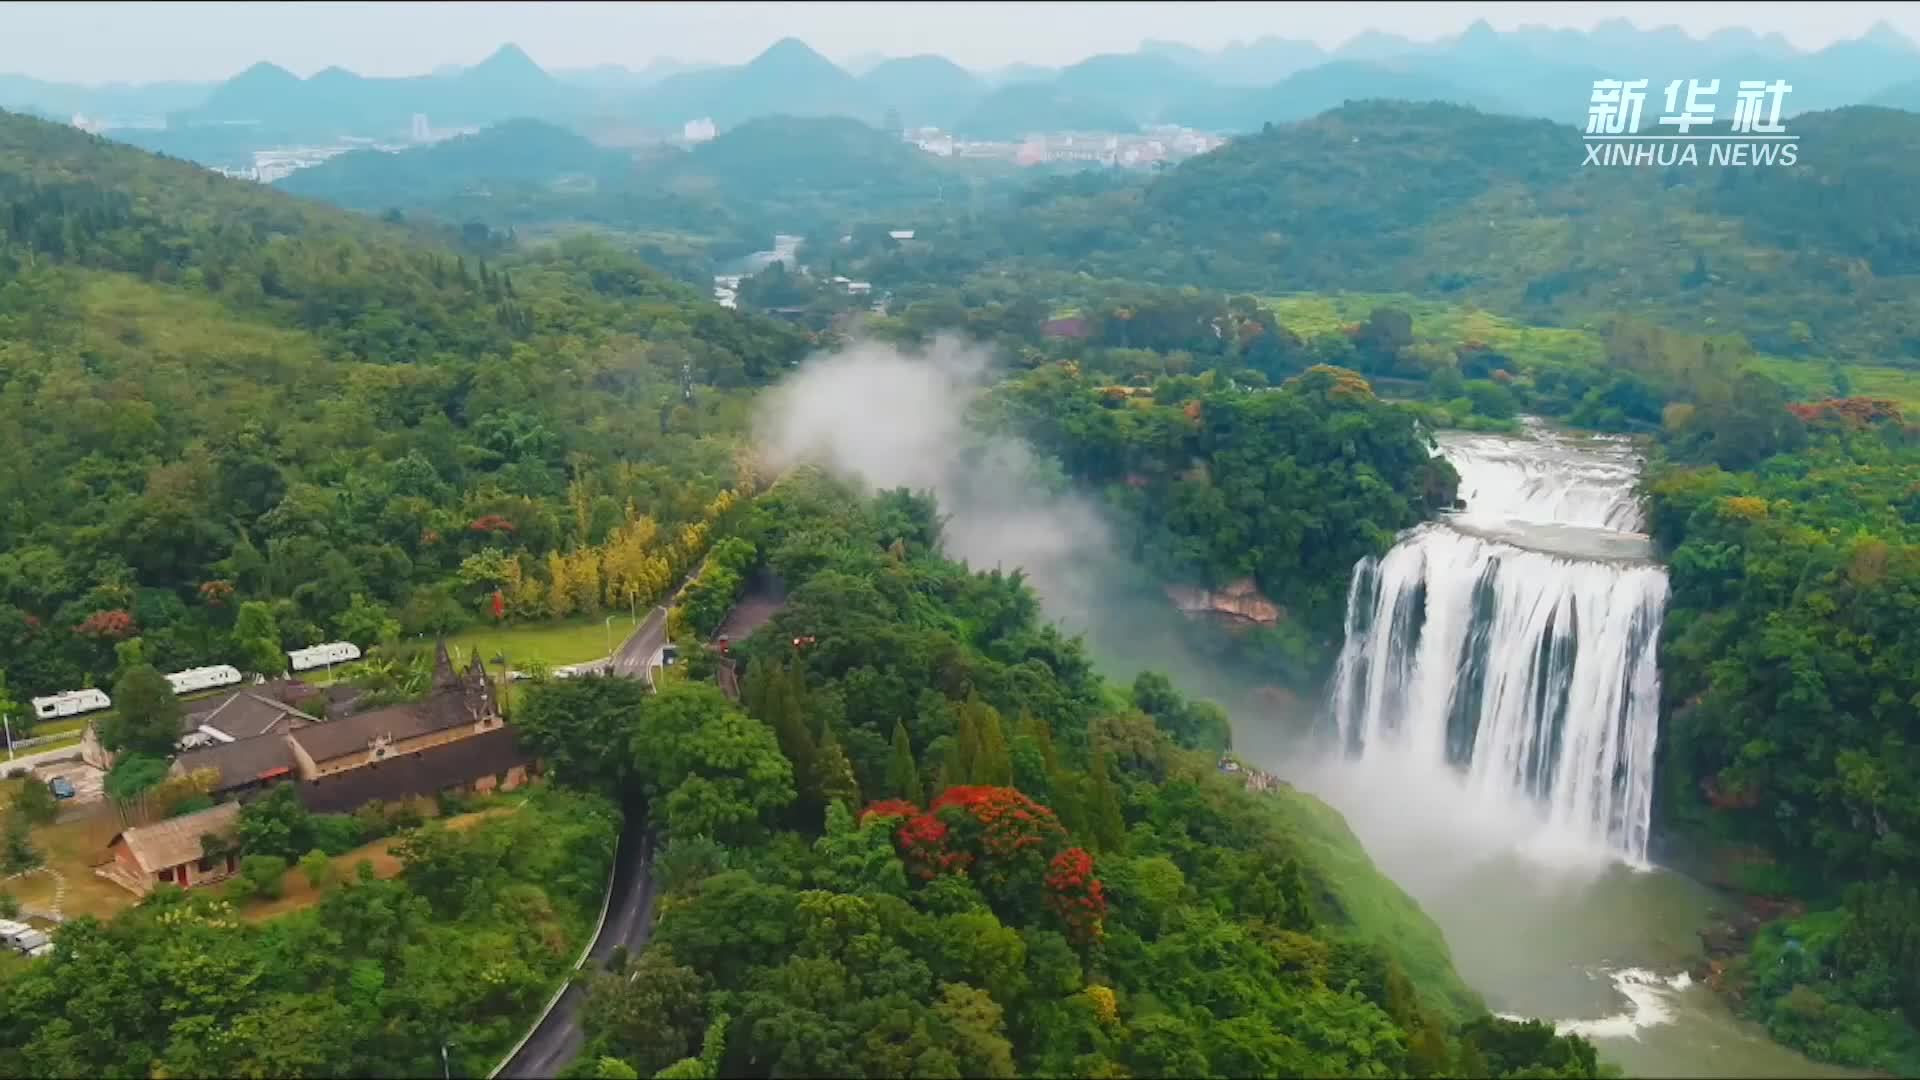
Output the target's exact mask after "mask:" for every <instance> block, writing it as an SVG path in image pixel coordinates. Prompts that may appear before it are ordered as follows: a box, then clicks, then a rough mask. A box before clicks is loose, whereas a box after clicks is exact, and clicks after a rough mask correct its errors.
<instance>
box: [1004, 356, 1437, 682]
mask: <svg viewBox="0 0 1920 1080" xmlns="http://www.w3.org/2000/svg"><path fill="white" fill-rule="evenodd" d="M996 398H997V400H996V401H995V402H994V406H995V409H994V411H995V412H996V413H997V416H996V417H995V420H996V422H997V423H998V424H1000V425H1002V426H1004V428H1005V429H1007V430H1011V431H1014V432H1017V433H1019V434H1020V435H1022V436H1024V437H1026V438H1028V439H1030V440H1032V442H1033V443H1034V445H1036V446H1038V447H1040V448H1041V449H1043V450H1045V451H1047V452H1048V453H1050V454H1053V455H1055V456H1057V457H1058V458H1059V460H1060V462H1061V464H1062V466H1063V467H1064V468H1065V469H1066V470H1067V472H1068V473H1069V475H1071V476H1072V477H1073V478H1074V479H1076V480H1078V481H1080V482H1081V483H1083V484H1085V485H1087V486H1089V487H1091V488H1094V489H1096V490H1100V491H1102V492H1104V494H1105V495H1106V498H1107V504H1108V506H1109V507H1110V508H1111V509H1112V510H1113V511H1114V513H1115V516H1116V518H1117V520H1119V521H1121V522H1123V523H1124V524H1123V526H1122V528H1123V530H1124V533H1123V535H1122V537H1121V543H1122V544H1123V545H1124V546H1125V547H1126V548H1127V552H1128V554H1129V555H1130V556H1131V557H1132V558H1133V559H1134V560H1135V561H1136V562H1138V563H1139V564H1140V565H1141V566H1143V567H1144V568H1146V569H1147V570H1149V571H1150V572H1152V573H1154V574H1156V575H1158V576H1161V577H1163V578H1165V579H1167V580H1172V581H1180V582H1188V583H1193V584H1198V585H1202V586H1206V587H1209V588H1215V587H1219V586H1224V585H1227V584H1230V583H1231V582H1233V581H1236V580H1239V579H1242V578H1247V577H1251V578H1252V579H1253V580H1254V581H1255V582H1256V584H1257V585H1258V586H1259V588H1260V590H1261V592H1262V593H1264V594H1265V595H1267V596H1269V597H1277V598H1284V599H1283V600H1282V603H1283V604H1284V605H1285V606H1284V608H1283V610H1282V612H1281V615H1280V621H1279V623H1278V624H1277V625H1275V626H1272V627H1267V628H1262V629H1261V630H1259V631H1257V632H1256V633H1255V634H1254V635H1252V637H1253V640H1251V641H1246V642H1242V647H1243V649H1249V650H1258V653H1257V656H1249V657H1247V659H1249V660H1250V661H1251V662H1253V663H1257V664H1259V665H1260V666H1261V667H1262V668H1264V669H1266V670H1267V672H1268V674H1269V675H1270V677H1272V678H1273V679H1274V680H1275V681H1278V682H1282V683H1287V684H1290V685H1292V686H1294V687H1297V688H1299V689H1301V690H1304V691H1308V692H1311V690H1312V688H1313V687H1314V686H1316V685H1318V683H1319V681H1320V680H1321V679H1322V678H1323V677H1324V676H1325V673H1326V672H1325V669H1326V666H1327V665H1328V664H1329V663H1330V662H1331V659H1332V657H1333V655H1334V654H1335V653H1337V652H1338V651H1339V647H1340V641H1339V638H1340V626H1341V617H1342V615H1343V614H1344V612H1345V608H1346V593H1347V577H1348V575H1349V574H1350V572H1351V570H1352V568H1353V565H1354V563H1356V562H1358V561H1359V560H1360V559H1362V558H1365V557H1367V556H1370V555H1379V554H1383V553H1384V552H1385V551H1386V550H1387V548H1389V547H1391V546H1392V544H1393V538H1394V535H1395V534H1396V533H1398V532H1399V531H1401V530H1402V529H1405V528H1408V527H1409V526H1412V525H1415V524H1417V523H1419V522H1420V521H1422V520H1424V519H1425V518H1426V517H1427V516H1428V515H1429V514H1430V513H1431V512H1432V511H1433V510H1434V509H1436V508H1446V507H1451V506H1452V505H1453V501H1454V488H1455V485H1456V484H1457V483H1458V477H1457V476H1455V475H1454V472H1453V469H1452V467H1451V466H1449V465H1448V464H1447V463H1446V462H1445V461H1443V460H1441V459H1439V458H1436V457H1433V456H1432V451H1431V441H1430V439H1429V437H1428V434H1427V432H1426V430H1425V429H1424V428H1423V427H1422V425H1421V421H1420V419H1419V417H1418V415H1417V413H1416V412H1415V411H1414V410H1412V409H1407V408H1403V407H1399V406H1395V405H1391V404H1387V403H1385V402H1382V401H1380V399H1379V398H1377V397H1376V396H1375V395H1374V393H1373V390H1372V389H1371V388H1370V387H1369V386H1368V384H1367V382H1366V380H1365V379H1363V378H1360V377H1359V376H1357V375H1355V374H1354V373H1353V372H1351V371H1347V370H1344V369H1340V368H1332V367H1325V366H1316V367H1313V368H1311V369H1309V370H1308V371H1306V372H1305V373H1304V374H1302V375H1299V376H1295V377H1293V378H1291V379H1288V380H1287V381H1286V382H1285V383H1284V384H1283V385H1281V386H1279V387H1276V388H1273V389H1271V390H1261V389H1238V388H1233V387H1230V386H1228V385H1227V384H1226V380H1223V379H1218V378H1217V377H1216V375H1215V373H1213V372H1208V373H1207V374H1203V375H1198V376H1192V375H1185V376H1174V375H1168V376H1163V377H1161V378H1159V379H1158V380H1156V381H1154V382H1153V383H1152V384H1151V385H1150V386H1142V387H1128V386H1115V385H1112V384H1108V383H1107V382H1106V380H1105V379H1103V378H1100V377H1098V376H1091V377H1090V376H1089V374H1088V373H1085V372H1082V371H1078V370H1073V369H1071V368H1061V367H1053V366H1050V367H1046V368H1042V369H1040V370H1038V371H1036V372H1034V373H1033V374H1031V375H1029V376H1027V377H1026V378H1024V379H1021V380H1019V381H1017V382H1014V383H1010V384H1008V385H1006V386H1004V387H1002V388H1001V389H1000V390H999V391H997V393H996Z"/></svg>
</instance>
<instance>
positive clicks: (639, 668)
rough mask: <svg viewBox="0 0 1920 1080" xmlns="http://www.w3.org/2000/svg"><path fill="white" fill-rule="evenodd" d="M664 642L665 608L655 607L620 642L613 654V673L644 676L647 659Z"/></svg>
mask: <svg viewBox="0 0 1920 1080" xmlns="http://www.w3.org/2000/svg"><path fill="white" fill-rule="evenodd" d="M666 643H667V609H666V608H664V607H657V608H654V609H653V610H652V611H650V612H648V613H647V617H646V618H645V619H644V620H642V621H641V623H640V625H639V626H638V627H637V628H635V630H634V631H633V633H631V634H628V635H627V640H625V641H623V642H621V643H620V648H619V650H618V651H616V652H615V653H614V654H613V674H615V675H625V676H627V677H628V678H633V679H638V678H645V677H646V674H647V661H648V660H651V659H653V654H654V653H657V652H659V651H660V647H661V646H663V645H665V644H666Z"/></svg>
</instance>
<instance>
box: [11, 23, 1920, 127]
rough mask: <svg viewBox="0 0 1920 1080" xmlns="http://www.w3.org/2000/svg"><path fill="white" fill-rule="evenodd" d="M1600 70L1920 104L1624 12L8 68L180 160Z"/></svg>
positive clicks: (1479, 83) (1150, 112) (1603, 74)
mask: <svg viewBox="0 0 1920 1080" xmlns="http://www.w3.org/2000/svg"><path fill="white" fill-rule="evenodd" d="M1601 78H1647V79H1649V80H1650V82H1651V85H1650V87H1649V93H1648V96H1647V112H1649V113H1653V114H1655V115H1657V114H1658V113H1659V111H1660V106H1661V104H1662V103H1663V102H1662V94H1661V90H1662V88H1663V87H1664V86H1665V84H1666V83H1667V82H1668V81H1670V80H1672V79H1689V78H1703V79H1709V78H1718V79H1720V80H1721V87H1722V92H1721V93H1720V95H1719V96H1718V98H1717V101H1716V103H1717V104H1718V105H1719V107H1720V110H1721V115H1722V116H1723V117H1724V116H1725V115H1727V113H1728V112H1729V111H1730V109H1731V107H1732V100H1733V93H1732V84H1733V83H1734V82H1737V81H1739V80H1742V79H1764V80H1767V81H1772V80H1775V79H1785V80H1786V81H1787V82H1789V83H1790V84H1792V86H1793V92H1792V94H1791V95H1790V96H1789V97H1788V99H1787V102H1786V109H1787V112H1788V113H1789V114H1796V113H1800V112H1806V111H1816V110H1821V109H1830V108H1836V107H1840V106H1844V105H1852V104H1869V103H1871V104H1881V105H1887V106H1891V107H1897V108H1914V107H1916V105H1920V46H1916V45H1915V44H1914V42H1913V41H1911V40H1909V39H1908V38H1906V37H1904V36H1902V35H1901V34H1899V33H1898V32H1896V31H1894V30H1893V29H1892V28H1891V27H1889V26H1887V25H1886V24H1884V23H1881V24H1878V25H1876V26H1875V27H1874V28H1873V29H1871V30H1870V31H1868V32H1867V33H1866V34H1864V35H1863V36H1861V37H1859V38H1855V39H1852V40H1849V41H1842V42H1838V43H1836V44H1834V45H1830V46H1828V47H1827V48H1825V49H1822V50H1820V51H1818V52H1802V51H1799V50H1797V49H1795V48H1794V47H1793V45H1792V44H1791V43H1789V42H1788V41H1786V40H1785V39H1784V38H1782V37H1780V36H1779V35H1777V34H1770V35H1765V36H1762V35H1759V34H1755V33H1753V32H1751V31H1747V30H1723V31H1720V32H1718V33H1715V34H1712V35H1710V36H1708V37H1706V38H1692V37H1689V36H1688V35H1687V34H1685V33H1684V32H1682V31H1680V30H1678V29H1676V28H1673V27H1664V28H1660V29H1654V30H1642V29H1638V28H1636V27H1634V26H1633V25H1632V24H1630V23H1627V22H1625V21H1624V20H1613V21H1610V22H1604V23H1601V24H1600V25H1599V26H1596V27H1595V28H1594V29H1592V30H1587V31H1581V30H1562V29H1548V28H1543V27H1523V28H1521V29H1518V30H1511V31H1498V30H1495V29H1493V28H1492V27H1491V26H1489V25H1488V24H1487V23H1485V22H1478V23H1475V24H1473V25H1472V26H1470V27H1468V28H1467V29H1466V30H1465V31H1464V32H1462V33H1461V34H1459V35H1456V36H1454V37H1452V38H1448V39H1445V40H1442V41H1437V42H1425V43H1423V42H1415V41H1410V40H1408V39H1406V38H1404V37H1400V36H1398V35H1396V34H1392V33H1389V32H1386V31H1380V30H1370V31H1367V32H1365V33H1363V34H1360V35H1359V36H1357V37H1355V38H1354V39H1353V40H1351V41H1348V42H1346V43H1345V44H1343V45H1341V46H1340V47H1338V48H1335V49H1331V50H1328V49H1323V48H1321V47H1320V46H1319V45H1316V44H1314V43H1313V42H1309V41H1298V40H1290V39H1286V38H1280V37H1262V38H1257V39H1255V40H1253V41H1249V42H1235V43H1233V44H1230V45H1227V46H1225V47H1223V48H1219V49H1211V50H1209V49H1199V48H1195V47H1193V46H1189V45H1183V44H1179V43H1176V42H1168V41H1147V42H1144V43H1143V44H1142V45H1141V47H1140V48H1139V49H1138V50H1136V51H1134V52H1131V53H1111V54H1104V55H1100V56H1094V57H1091V58H1089V59H1086V60H1083V61H1081V62H1079V63H1077V64H1073V65H1071V66H1068V67H1064V68H1042V67H1034V66H1030V65H1014V66H1012V67H1009V68H1005V69H1001V70H999V71H995V72H975V71H969V70H967V69H965V68H963V67H961V66H959V65H957V64H955V63H953V62H952V61H950V60H948V59H946V58H944V57H941V56H938V55H932V54H923V55H917V56H910V57H898V58H892V59H886V58H881V57H878V56H874V55H870V54H869V55H864V56H861V57H858V58H856V59H854V60H850V61H849V62H848V64H847V65H844V66H843V65H839V64H835V63H834V62H832V61H831V60H829V59H827V58H826V57H825V56H822V55H821V54H820V53H818V52H816V51H814V50H813V49H811V48H809V47H808V46H807V45H806V44H805V43H804V42H801V41H799V40H797V39H794V38H787V39H784V40H782V41H780V42H777V43H776V44H774V45H773V46H771V47H770V48H768V49H767V50H766V51H765V52H763V53H761V54H760V55H759V56H757V57H755V58H754V59H753V60H751V61H749V62H747V63H745V64H738V65H701V64H695V63H688V62H682V61H675V60H657V61H654V62H653V63H651V64H649V65H648V66H647V67H646V68H644V69H642V70H639V71H634V70H630V69H628V68H624V67H620V66H618V65H602V66H599V67H594V68H588V69H580V70H571V71H558V72H548V71H546V70H544V69H542V68H541V67H540V66H539V65H538V64H536V63H535V62H534V61H533V60H532V58H530V57H529V56H527V54H526V53H525V52H523V51H521V50H520V49H519V48H517V47H515V46H512V45H507V46H504V47H502V48H501V49H500V50H499V51H497V52H496V53H494V54H493V55H492V56H490V57H488V58H487V59H486V60H484V61H482V62H481V63H479V64H476V65H474V66H472V67H468V68H460V69H452V70H442V71H439V72H436V73H435V74H432V75H422V76H415V77H409V78H368V77H365V76H360V75H356V74H354V73H353V72H350V71H346V70H344V69H342V68H328V69H327V70H325V71H322V72H320V73H318V74H316V75H313V76H311V77H310V78H305V79H302V78H300V77H298V76H296V75H294V74H292V73H291V72H289V71H287V70H285V69H284V68H280V67H276V66H274V65H271V64H256V65H254V66H253V67H251V68H248V69H247V70H246V71H243V72H241V73H240V74H238V75H236V76H234V77H233V78H231V79H229V80H227V81H225V82H223V83H218V84H206V85H193V84H184V83H168V84H156V85H151V86H125V85H119V86H105V87H83V86H68V85H62V84H56V83H48V82H43V81H40V80H35V79H28V78H23V77H19V76H8V75H0V107H3V108H8V109H14V110H30V111H33V112H36V113H39V114H41V115H48V116H59V117H68V116H72V115H73V114H75V113H81V114H85V115H87V116H89V117H93V118H96V119H99V118H104V119H107V120H119V121H122V122H127V121H141V120H144V121H148V122H153V121H157V120H158V119H159V118H161V117H165V118H166V119H167V122H168V126H169V129H170V130H169V131H168V132H166V133H158V132H148V133H146V134H145V135H143V136H142V137H141V138H140V142H141V144H142V145H145V146H148V147H149V148H150V149H157V150H163V151H167V152H175V151H173V150H170V149H169V146H168V144H169V143H170V142H177V143H178V144H179V145H180V146H182V147H191V146H194V145H206V144H209V143H211V142H213V141H215V140H211V139H210V138H209V137H208V135H207V134H206V132H205V131H200V132H193V130H192V129H209V128H215V127H246V128H253V129H257V130H258V131H259V132H261V133H263V135H265V134H268V133H271V134H272V135H273V136H274V137H275V138H280V137H300V138H306V139H323V138H332V137H338V136H341V135H357V136H362V137H371V138H379V137H390V136H395V135H399V134H401V133H404V132H405V131H406V130H407V129H408V127H409V124H410V122H411V119H412V117H413V116H415V115H416V114H422V115H425V116H426V117H427V118H428V120H429V122H430V123H431V124H432V125H433V126H435V127H440V128H445V127H461V126H474V125H486V124H491V123H497V122H500V121H503V120H508V119H513V118H516V117H538V118H542V119H547V120H553V121H558V122H562V123H570V124H574V125H575V126H583V125H590V124H601V125H606V124H611V125H617V126H619V127H621V128H623V129H633V128H636V127H639V128H648V129H652V130H655V131H660V132H668V133H671V132H674V131H677V130H678V129H679V128H680V127H681V125H683V124H685V123H686V122H688V121H692V120H696V119H701V118H710V119H712V120H713V121H714V123H715V124H716V125H717V126H718V127H720V128H722V129H726V128H731V127H735V126H738V125H740V124H743V123H746V122H747V121H749V120H752V119H754V118H755V117H760V116H767V115H774V114H784V115H794V116H845V117H851V118H855V119H859V120H862V121H864V122H866V123H870V124H878V125H883V126H892V125H896V124H897V125H900V126H910V127H917V126H937V127H942V128H945V129H948V130H950V131H953V132H954V133H955V134H958V135H961V136H963V137H976V138H1014V137H1018V136H1020V135H1024V134H1027V133H1030V132H1045V131H1059V130H1068V129H1073V128H1083V129H1084V128H1086V127H1091V126H1096V125H1097V126H1098V127H1100V128H1101V129H1103V130H1107V131H1126V130H1132V129H1136V128H1138V127H1140V126H1143V125H1146V124H1154V123H1172V124H1179V125H1183V126H1190V127H1198V128H1202V129H1205V130H1210V131H1215V132H1221V133H1243V132H1248V131H1256V130H1259V128H1260V126H1261V125H1262V124H1264V123H1267V122H1285V121H1288V120H1294V119H1299V118H1301V117H1305V116H1311V115H1314V114H1316V113H1319V112H1321V111H1323V110H1325V109H1327V108H1331V107H1334V106H1337V105H1339V104H1340V103H1341V102H1343V101H1347V100H1358V99H1366V98H1380V97H1394V98H1407V99H1413V100H1438V101H1446V102H1453V103H1460V104H1468V105H1473V106H1475V107H1477V108H1479V109H1481V110H1483V111H1493V112H1504V113H1513V114H1517V115H1525V116H1538V117H1544V118H1549V119H1555V120H1561V121H1578V120H1580V119H1581V118H1582V117H1584V115H1585V112H1586V107H1587V102H1588V98H1589V95H1590V92H1591V86H1592V82H1593V81H1594V80H1596V79H1601ZM1648 122H1651V119H1649V120H1648ZM172 129H185V130H186V133H182V134H176V133H175V132H174V131H173V130H172ZM220 141H222V142H223V143H224V142H226V141H231V140H220ZM180 152H182V153H183V154H187V155H188V156H190V152H189V151H186V150H182V151H180Z"/></svg>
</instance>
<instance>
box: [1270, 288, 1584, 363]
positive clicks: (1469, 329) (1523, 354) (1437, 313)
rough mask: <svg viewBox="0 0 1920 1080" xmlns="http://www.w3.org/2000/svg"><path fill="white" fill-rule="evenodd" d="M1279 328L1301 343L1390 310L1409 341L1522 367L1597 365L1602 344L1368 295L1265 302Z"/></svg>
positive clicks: (1484, 315)
mask: <svg viewBox="0 0 1920 1080" xmlns="http://www.w3.org/2000/svg"><path fill="white" fill-rule="evenodd" d="M1263 302H1264V303H1265V304H1266V305H1267V307H1269V308H1271V309H1272V310H1273V314H1274V317H1275V318H1277V319H1279V320H1280V325H1282V326H1284V327H1286V328H1287V329H1289V330H1292V331H1293V332H1294V333H1296V334H1299V335H1300V336H1301V337H1303V338H1308V339H1312V338H1316V337H1320V336H1321V335H1323V334H1332V333H1338V332H1339V331H1340V330H1341V329H1342V328H1343V327H1345V326H1346V325H1347V324H1349V323H1356V322H1362V321H1364V320H1365V319H1366V317H1367V316H1368V315H1370V314H1372V312H1373V309H1374V308H1377V307H1395V308H1399V309H1400V310H1402V311H1404V312H1406V313H1407V314H1409V315H1411V316H1413V336H1414V338H1415V340H1418V341H1422V342H1436V343H1439V344H1444V345H1454V346H1458V345H1460V344H1462V343H1464V342H1468V341H1479V342H1482V343H1484V344H1486V345H1489V346H1491V347H1492V348H1493V349H1495V350H1496V351H1498V352H1500V353H1503V354H1505V355H1507V356H1511V357H1513V358H1514V359H1515V360H1519V361H1521V362H1522V363H1526V362H1529V361H1542V362H1547V363H1556V362H1561V363H1564V362H1566V361H1582V362H1585V363H1590V364H1598V363H1600V362H1601V361H1603V360H1604V359H1605V358H1606V343H1605V342H1603V341H1602V340H1601V338H1600V335H1598V334H1596V333H1593V332H1592V331H1589V330H1568V329H1563V328H1559V327H1552V326H1529V325H1527V324H1526V323H1523V322H1518V321H1516V320H1513V319H1508V318H1504V317H1502V316H1499V315H1495V314H1492V313H1491V312H1487V311H1483V310H1481V309H1479V308H1476V307H1466V306H1462V305H1459V304H1449V303H1446V302H1445V301H1439V300H1422V299H1419V298H1417V297H1412V296H1404V295H1394V294H1374V293H1296V294H1292V295H1289V296H1275V297H1268V298H1266V299H1265V300H1264V301H1263Z"/></svg>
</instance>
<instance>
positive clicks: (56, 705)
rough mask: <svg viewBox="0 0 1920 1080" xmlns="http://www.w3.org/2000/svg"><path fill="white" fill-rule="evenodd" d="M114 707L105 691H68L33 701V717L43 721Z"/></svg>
mask: <svg viewBox="0 0 1920 1080" xmlns="http://www.w3.org/2000/svg"><path fill="white" fill-rule="evenodd" d="M112 707H113V699H112V698H110V697H108V696H107V695H106V692H105V691H103V690H68V691H66V692H64V693H59V694H54V695H52V696H51V697H37V698H34V699H33V715H35V716H37V717H39V718H40V719H42V720H58V719H60V718H61V717H64V716H79V715H81V714H82V713H90V712H99V711H100V710H101V709H108V708H112Z"/></svg>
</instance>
